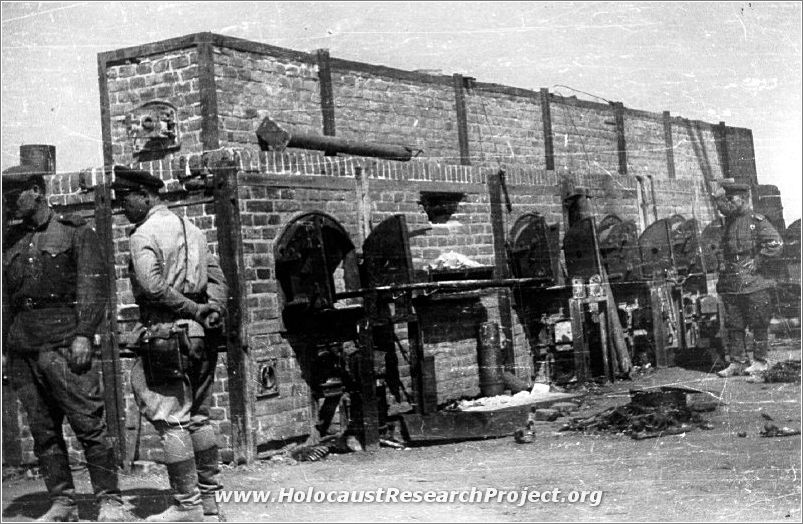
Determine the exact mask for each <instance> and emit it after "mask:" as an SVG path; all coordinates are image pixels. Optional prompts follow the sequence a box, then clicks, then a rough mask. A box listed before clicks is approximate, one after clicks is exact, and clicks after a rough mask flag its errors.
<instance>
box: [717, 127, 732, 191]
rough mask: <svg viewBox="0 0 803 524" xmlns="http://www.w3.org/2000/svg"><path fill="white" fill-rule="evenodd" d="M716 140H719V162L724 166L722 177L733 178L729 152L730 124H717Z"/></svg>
mask: <svg viewBox="0 0 803 524" xmlns="http://www.w3.org/2000/svg"><path fill="white" fill-rule="evenodd" d="M715 129H716V140H717V141H718V142H719V148H718V149H719V162H720V165H721V166H722V178H731V165H730V154H729V152H728V126H726V125H725V122H720V123H719V125H717V126H715Z"/></svg>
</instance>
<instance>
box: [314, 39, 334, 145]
mask: <svg viewBox="0 0 803 524" xmlns="http://www.w3.org/2000/svg"><path fill="white" fill-rule="evenodd" d="M317 55H318V83H319V85H320V89H321V113H322V114H323V134H324V135H326V136H335V95H334V91H333V90H332V68H331V67H330V59H329V50H328V49H318V51H317Z"/></svg>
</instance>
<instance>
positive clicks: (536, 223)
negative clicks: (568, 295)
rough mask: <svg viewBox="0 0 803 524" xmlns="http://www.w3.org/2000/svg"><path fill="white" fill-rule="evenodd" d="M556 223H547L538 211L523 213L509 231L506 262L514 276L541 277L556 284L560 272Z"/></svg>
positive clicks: (549, 282) (548, 282) (547, 282)
mask: <svg viewBox="0 0 803 524" xmlns="http://www.w3.org/2000/svg"><path fill="white" fill-rule="evenodd" d="M558 234H559V232H558V226H557V224H555V225H552V226H550V225H548V224H547V223H546V219H545V218H544V217H543V216H541V215H540V214H539V213H526V214H524V215H522V216H521V217H520V218H519V219H518V220H517V221H516V223H515V224H513V227H512V228H511V230H510V238H511V239H512V242H507V243H506V245H505V249H506V250H507V256H508V264H509V266H510V272H511V274H512V275H513V277H514V278H541V279H544V281H545V283H546V284H548V285H551V284H555V283H556V282H557V280H558V275H559V268H560V266H559V264H560V259H559V256H558Z"/></svg>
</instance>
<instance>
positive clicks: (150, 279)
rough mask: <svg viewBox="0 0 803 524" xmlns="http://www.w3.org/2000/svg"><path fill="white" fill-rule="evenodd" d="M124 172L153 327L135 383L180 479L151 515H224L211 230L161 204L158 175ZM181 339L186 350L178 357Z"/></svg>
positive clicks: (220, 301) (221, 290) (216, 277)
mask: <svg viewBox="0 0 803 524" xmlns="http://www.w3.org/2000/svg"><path fill="white" fill-rule="evenodd" d="M115 176H116V179H115V181H114V183H113V184H112V189H114V191H115V197H116V198H117V200H118V201H121V202H122V204H123V211H124V212H125V216H126V218H127V219H128V220H129V221H130V222H131V223H132V224H134V230H133V231H132V232H131V235H130V237H129V238H130V240H129V243H130V246H131V263H130V277H131V287H132V290H133V292H134V297H135V299H136V301H137V304H138V305H139V308H140V317H141V321H142V324H143V326H144V328H145V329H146V331H145V332H144V334H145V337H144V338H143V341H142V344H141V345H140V358H139V359H137V362H136V363H135V364H134V367H133V368H132V369H131V388H132V389H133V392H134V397H135V398H136V400H137V404H138V405H139V408H140V411H141V412H142V413H143V414H144V415H145V417H146V418H147V419H148V420H149V421H150V422H151V423H152V424H153V426H154V427H155V428H156V430H157V431H158V432H159V435H160V436H161V437H162V445H163V446H164V454H165V463H166V465H167V474H168V476H169V478H170V486H171V487H172V488H173V499H174V501H173V502H174V503H173V505H172V506H170V507H169V508H168V509H167V510H166V511H164V512H162V513H159V514H156V515H151V516H150V517H148V518H147V520H148V521H152V522H200V521H201V520H203V519H204V518H205V516H206V518H207V519H208V520H221V519H222V515H221V514H220V510H219V508H218V504H217V501H216V500H215V492H216V491H218V490H220V489H221V487H222V486H221V485H220V482H219V472H220V468H219V458H218V447H217V435H216V434H215V430H214V428H213V427H212V426H211V424H210V423H209V408H210V401H211V397H212V384H213V382H214V379H215V365H216V363H217V348H216V347H215V346H214V344H211V343H208V342H207V332H208V331H209V330H214V329H217V328H220V326H221V324H222V320H223V316H224V315H225V312H226V301H227V298H228V287H227V286H226V281H225V278H224V276H223V272H222V271H221V270H220V266H219V265H218V263H217V259H216V258H215V257H214V256H213V255H212V254H211V253H210V252H209V246H208V244H207V240H206V235H204V233H203V232H202V231H201V230H199V229H198V228H197V227H196V226H195V225H193V223H192V222H190V221H189V220H187V219H185V218H182V217H179V216H177V215H176V214H175V213H173V212H172V211H170V210H169V209H168V208H167V206H166V205H164V203H162V201H161V198H160V197H159V189H160V188H161V187H162V186H164V183H163V182H162V181H161V180H160V179H159V178H157V177H155V176H153V175H151V174H150V173H148V172H146V171H140V170H134V169H127V168H115ZM160 337H165V338H161V339H160ZM160 340H161V342H160ZM174 341H177V342H176V344H177V346H178V347H179V349H180V353H181V357H180V358H178V359H170V358H169V357H170V354H171V352H172V354H175V352H174V351H173V349H175V348H174V346H173V345H171V344H172V343H173V342H174ZM160 348H161V349H160ZM165 348H168V349H170V351H167V352H165V351H164V349H165Z"/></svg>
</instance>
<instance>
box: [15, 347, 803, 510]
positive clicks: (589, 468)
mask: <svg viewBox="0 0 803 524" xmlns="http://www.w3.org/2000/svg"><path fill="white" fill-rule="evenodd" d="M800 356H801V353H800V342H799V341H787V342H783V343H778V344H776V345H775V346H774V347H773V351H772V352H771V355H770V358H771V360H772V361H780V360H785V359H790V358H791V359H795V360H799V359H800ZM653 385H685V386H689V387H694V388H699V389H703V390H709V391H712V392H715V393H717V394H718V395H719V396H720V397H721V398H722V400H723V401H724V405H721V406H720V407H719V408H718V409H717V410H716V411H713V412H709V413H704V414H703V416H704V417H705V418H706V419H708V420H709V421H710V422H711V423H712V424H713V429H712V430H709V431H704V430H702V429H694V430H693V431H690V432H688V433H685V434H682V435H673V436H666V437H662V438H658V439H649V440H642V441H636V440H632V439H630V438H629V437H626V436H624V435H583V434H578V433H573V432H558V431H556V430H557V429H558V428H559V427H560V426H561V425H562V424H563V422H565V419H558V420H557V421H555V422H552V423H547V422H543V423H539V424H538V427H537V429H536V431H537V435H536V438H535V442H533V443H530V444H517V443H515V442H514V439H513V438H512V437H507V438H498V439H490V440H474V441H464V442H458V443H450V444H439V445H431V446H422V447H415V448H411V449H405V450H396V449H392V448H381V449H380V450H379V451H376V452H359V453H350V454H341V455H329V456H328V457H326V459H324V460H322V461H320V462H302V463H297V464H292V463H290V462H288V461H283V462H281V461H275V460H274V461H260V462H258V463H256V464H254V465H252V466H237V467H228V466H227V467H224V469H223V474H222V477H223V483H224V485H225V487H226V488H227V489H232V490H270V491H271V492H272V493H277V492H278V491H279V490H281V489H282V488H285V489H287V488H295V489H296V490H301V491H306V490H307V489H308V488H309V487H312V488H314V489H315V490H321V491H341V490H349V491H351V490H375V489H377V488H384V489H388V488H397V489H399V490H413V491H416V490H436V491H439V490H468V491H470V490H471V489H472V488H477V489H478V490H484V489H486V488H493V489H496V490H500V491H501V490H516V491H519V492H520V491H522V490H525V489H527V490H530V491H533V490H538V491H550V490H553V489H555V488H557V489H560V490H561V494H563V495H566V494H568V493H569V492H571V491H573V490H575V491H583V490H584V491H595V490H601V491H602V492H603V494H602V498H601V501H600V502H599V504H598V505H592V504H589V503H579V502H578V503H574V504H570V503H568V502H567V503H554V502H527V503H525V504H523V505H517V504H514V503H507V502H496V501H495V499H494V500H491V501H488V502H484V501H483V502H477V503H468V502H464V503H461V502H458V501H457V500H455V501H454V502H452V503H449V502H445V503H434V502H430V503H427V502H418V503H401V502H398V503H375V502H374V503H361V504H360V503H327V502H322V503H315V502H301V503H292V502H283V503H278V502H273V503H271V502H247V503H243V502H240V503H234V502H229V503H226V504H223V508H224V511H225V513H226V516H227V518H228V520H229V521H230V522H235V521H236V522H243V521H261V522H282V521H289V522H343V521H349V522H388V521H409V522H433V521H441V522H446V521H449V522H504V521H595V522H607V521H762V522H768V521H775V522H784V521H785V522H799V521H800V519H801V474H802V473H801V440H800V436H799V435H797V436H791V437H775V438H765V437H761V436H760V434H759V432H760V431H761V429H762V428H763V427H764V424H765V423H766V422H767V419H766V418H764V417H763V416H762V414H764V415H767V416H769V417H771V418H772V419H773V421H774V423H775V424H777V425H778V426H779V427H780V426H789V427H793V428H797V429H799V428H800V424H801V422H800V417H801V386H800V384H799V383H797V384H750V383H748V382H747V381H746V379H745V378H743V377H739V378H733V379H728V380H725V379H720V378H718V377H717V376H716V375H714V374H712V373H707V372H705V371H698V370H690V369H684V368H677V367H676V368H669V369H662V370H658V371H655V372H652V373H649V374H644V375H640V376H638V377H636V378H635V379H634V380H632V381H620V382H617V383H616V384H614V385H612V386H607V387H604V388H602V389H601V390H599V391H596V392H595V393H594V394H593V395H588V396H587V397H585V398H584V400H583V403H582V405H581V408H580V411H579V412H577V414H576V415H575V416H581V415H591V414H594V413H596V412H599V411H601V410H603V409H605V408H607V407H610V406H615V405H619V404H625V403H627V402H628V400H629V396H628V389H629V388H631V387H635V386H653ZM523 422H524V421H523ZM741 432H745V433H746V436H743V437H741V436H739V434H740V433H741ZM76 483H77V488H78V490H79V492H80V493H81V497H80V501H79V503H80V508H79V509H80V512H81V518H82V519H92V518H94V517H95V515H96V510H95V509H94V507H93V504H92V501H91V496H90V491H91V488H90V485H89V480H88V476H87V474H86V472H85V471H82V472H76ZM2 486H3V492H2V508H3V513H2V520H4V521H28V520H31V519H32V518H35V517H36V516H38V515H39V514H41V513H42V512H43V511H44V510H45V509H46V507H47V500H46V494H45V491H44V484H43V483H42V480H41V479H30V478H26V477H25V476H17V478H11V479H7V480H4V481H3V485H2ZM122 488H123V494H124V496H125V498H126V500H127V501H128V502H129V503H130V504H131V507H132V510H133V512H134V514H135V515H137V516H141V517H144V516H147V515H148V514H150V513H153V512H155V511H159V510H161V509H162V508H163V507H164V506H165V505H166V504H167V502H168V497H169V492H168V482H167V477H166V475H164V474H163V473H162V472H161V471H156V472H151V473H140V474H136V475H130V476H125V477H124V478H123V479H122Z"/></svg>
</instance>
